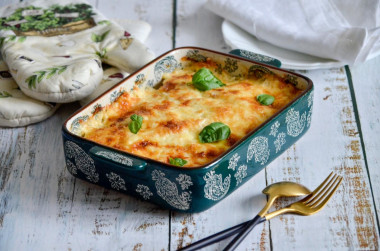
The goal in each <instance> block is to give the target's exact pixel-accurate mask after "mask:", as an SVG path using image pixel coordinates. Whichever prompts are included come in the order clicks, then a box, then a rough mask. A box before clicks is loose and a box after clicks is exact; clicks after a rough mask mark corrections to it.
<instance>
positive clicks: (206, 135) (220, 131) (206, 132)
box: [198, 122, 231, 143]
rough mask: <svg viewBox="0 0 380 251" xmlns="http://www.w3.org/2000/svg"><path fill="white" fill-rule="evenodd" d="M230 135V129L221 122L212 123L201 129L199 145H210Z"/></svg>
mask: <svg viewBox="0 0 380 251" xmlns="http://www.w3.org/2000/svg"><path fill="white" fill-rule="evenodd" d="M230 134H231V129H230V128H229V127H228V126H227V125H225V124H223V123H221V122H214V123H211V124H209V125H208V126H206V127H205V128H203V130H202V131H201V132H200V133H199V136H198V138H199V141H200V142H201V143H212V142H216V141H220V140H224V139H227V138H228V137H229V136H230Z"/></svg>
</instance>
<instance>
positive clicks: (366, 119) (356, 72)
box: [350, 57, 380, 224]
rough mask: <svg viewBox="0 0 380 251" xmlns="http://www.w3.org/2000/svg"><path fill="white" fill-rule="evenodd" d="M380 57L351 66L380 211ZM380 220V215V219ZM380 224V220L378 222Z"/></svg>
mask: <svg viewBox="0 0 380 251" xmlns="http://www.w3.org/2000/svg"><path fill="white" fill-rule="evenodd" d="M379 64H380V57H376V58H374V59H372V60H369V61H367V62H365V63H363V64H359V65H356V66H353V67H350V69H351V74H352V82H353V86H354V90H355V96H356V102H357V107H358V112H359V117H360V123H361V130H362V134H363V140H364V145H365V151H366V157H367V163H368V172H369V174H370V177H371V183H372V191H373V195H374V199H375V203H376V207H377V214H378V215H379V214H380V170H379V164H380V155H379V149H380V110H379V104H380V71H379ZM378 220H379V219H378ZM378 224H380V222H378Z"/></svg>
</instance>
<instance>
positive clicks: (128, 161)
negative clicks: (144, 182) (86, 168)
mask: <svg viewBox="0 0 380 251" xmlns="http://www.w3.org/2000/svg"><path fill="white" fill-rule="evenodd" d="M89 154H90V155H91V157H92V158H94V159H98V160H101V161H103V162H106V163H107V164H109V165H117V166H120V167H122V168H124V169H127V170H130V171H144V170H145V167H146V165H147V163H146V162H145V161H143V160H139V159H135V158H133V157H130V156H126V155H125V154H123V153H119V152H116V151H111V150H108V149H106V148H103V147H99V146H94V147H92V148H91V149H90V151H89Z"/></svg>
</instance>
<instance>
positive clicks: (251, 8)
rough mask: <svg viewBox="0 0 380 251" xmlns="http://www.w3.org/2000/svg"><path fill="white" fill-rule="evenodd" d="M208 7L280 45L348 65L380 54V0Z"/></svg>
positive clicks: (221, 1)
mask: <svg viewBox="0 0 380 251" xmlns="http://www.w3.org/2000/svg"><path fill="white" fill-rule="evenodd" d="M206 7H207V8H208V9H209V10H211V11H213V12H214V13H216V14H217V15H219V16H222V17H224V18H225V19H227V20H229V21H231V22H233V23H234V24H236V25H238V26H239V27H241V28H242V29H244V30H246V31H247V32H249V33H251V34H252V35H254V36H255V37H257V38H258V39H260V40H263V41H266V42H268V43H271V44H273V45H276V46H278V47H282V48H286V49H290V50H294V51H298V52H302V53H306V54H310V55H314V56H318V57H322V58H330V59H335V60H339V61H341V62H344V63H346V64H355V63H359V62H364V61H365V60H367V59H369V58H372V57H374V56H376V55H378V54H380V3H379V0H366V1H355V0H351V1H350V0H318V1H308V0H281V1H276V0H267V1H261V0H233V1H232V0H208V2H207V3H206Z"/></svg>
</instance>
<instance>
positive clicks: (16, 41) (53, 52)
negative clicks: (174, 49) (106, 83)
mask: <svg viewBox="0 0 380 251" xmlns="http://www.w3.org/2000/svg"><path fill="white" fill-rule="evenodd" d="M82 3H86V2H83V1H81V0H36V1H28V2H23V3H19V4H16V5H11V6H7V7H3V8H1V9H0V16H2V17H7V16H12V15H13V14H14V13H16V11H17V9H18V8H25V7H27V6H34V7H38V8H43V9H45V10H46V9H48V8H52V6H53V5H60V6H65V5H68V4H82ZM49 11H50V9H49ZM92 12H93V14H92V16H91V18H90V19H92V20H93V21H92V22H93V23H95V26H93V27H90V28H87V29H85V30H81V31H78V32H75V33H72V34H64V35H54V36H49V37H46V36H41V35H33V34H32V35H25V34H24V33H22V34H17V33H16V32H15V31H13V30H9V29H8V30H7V29H6V26H8V27H9V26H15V25H23V23H21V24H17V22H18V21H7V20H6V21H5V24H6V25H5V28H4V23H2V25H1V27H0V37H2V41H1V42H2V47H1V53H2V56H3V59H4V60H5V61H6V63H7V65H8V67H9V69H10V72H11V74H12V76H13V78H14V79H15V81H16V82H17V84H18V85H19V87H20V89H21V90H22V91H23V92H24V93H25V94H26V95H28V96H30V97H33V98H35V99H38V100H41V101H47V102H57V103H67V102H72V101H76V100H80V99H82V98H85V97H87V96H88V95H90V94H91V93H92V92H93V91H94V90H95V89H96V87H97V86H98V85H99V83H100V82H101V81H102V77H103V70H102V65H101V62H104V63H107V64H110V65H115V66H117V67H118V68H120V69H122V70H124V71H128V72H131V71H135V70H136V69H138V68H140V67H141V66H143V65H144V64H146V63H147V62H149V61H150V60H152V59H153V58H154V55H153V53H151V52H150V50H149V49H148V48H147V47H146V46H145V45H144V44H143V43H141V42H140V41H139V40H138V39H137V38H135V37H134V36H133V35H132V34H131V33H129V32H128V31H125V30H124V29H123V28H122V27H121V26H119V25H118V24H116V23H114V22H112V21H109V20H107V19H106V18H105V17H104V16H102V15H101V14H100V13H99V12H97V11H96V9H94V8H92ZM36 13H37V15H35V13H34V14H33V13H32V15H31V14H30V13H28V12H26V14H22V17H21V18H22V19H21V21H22V20H24V23H27V22H28V20H27V19H28V17H31V18H35V17H36V16H37V17H39V16H41V14H38V10H37V11H36ZM54 14H57V12H55V13H54ZM59 14H60V13H59ZM63 14H64V15H65V14H68V15H71V14H75V12H73V13H63ZM79 14H81V13H79ZM44 15H45V14H44ZM45 20H46V22H49V20H48V19H45ZM81 21H83V20H81ZM15 22H16V23H15ZM60 28H62V29H66V28H65V27H64V26H60ZM54 29H56V28H53V29H52V28H49V30H50V31H52V30H54ZM44 32H45V31H44ZM15 35H16V36H15Z"/></svg>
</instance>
